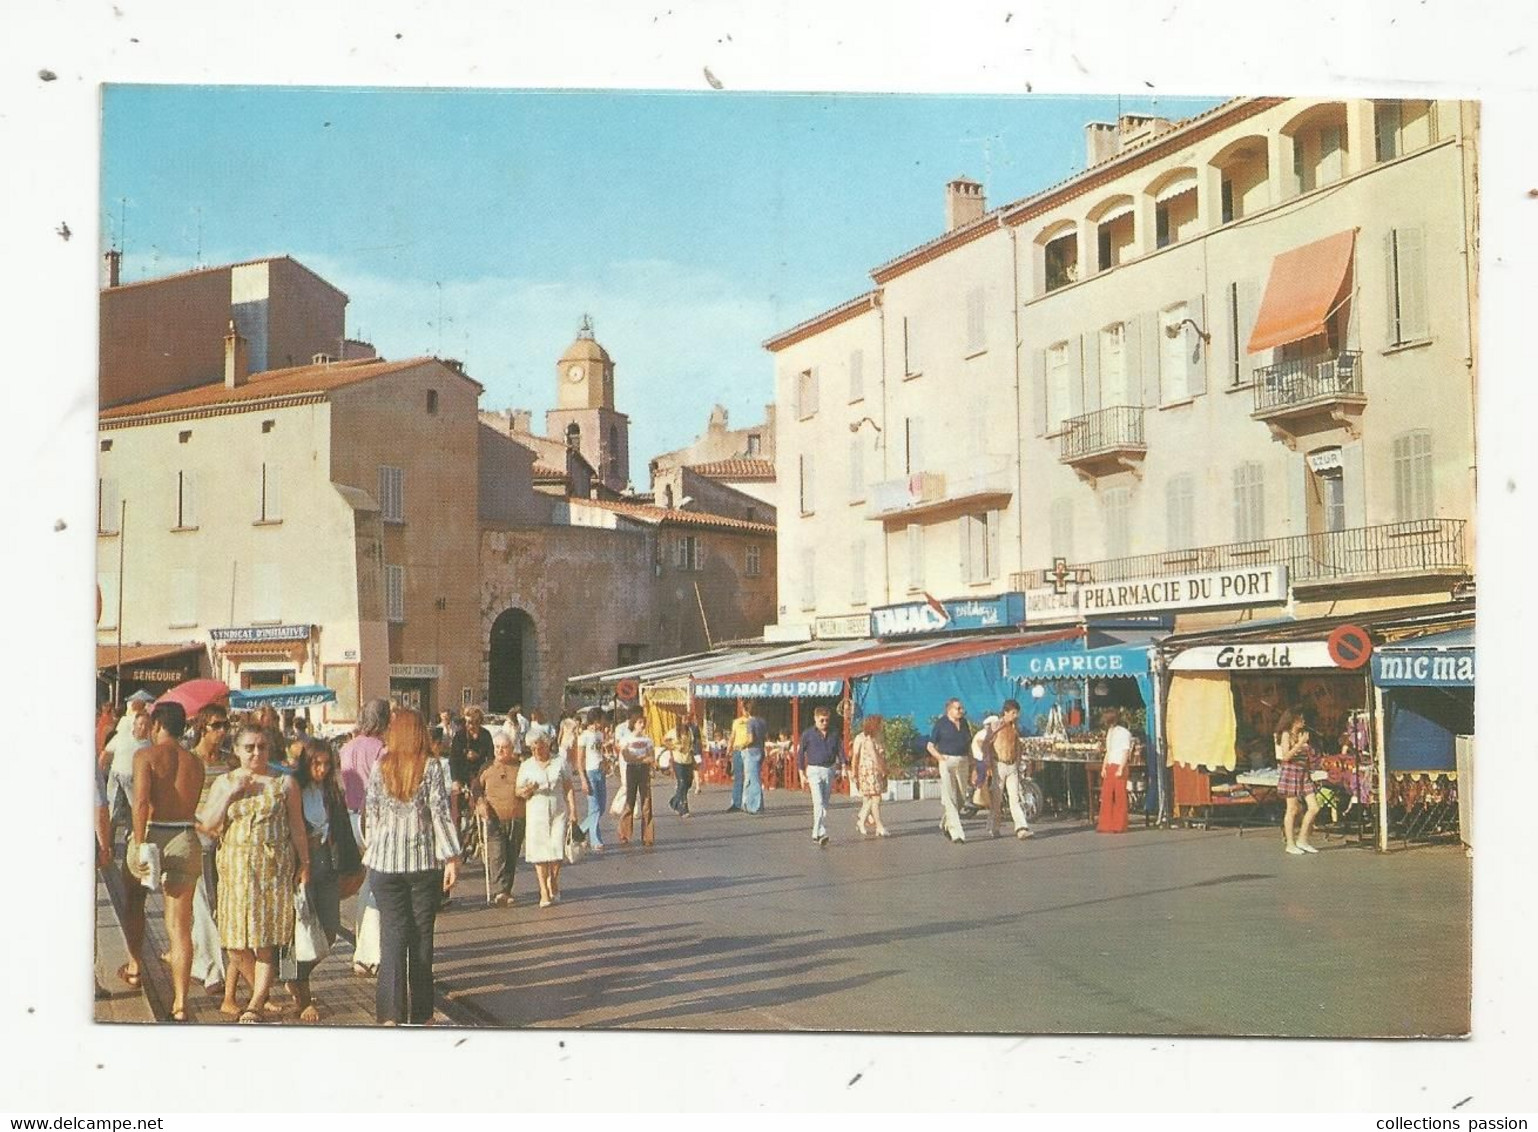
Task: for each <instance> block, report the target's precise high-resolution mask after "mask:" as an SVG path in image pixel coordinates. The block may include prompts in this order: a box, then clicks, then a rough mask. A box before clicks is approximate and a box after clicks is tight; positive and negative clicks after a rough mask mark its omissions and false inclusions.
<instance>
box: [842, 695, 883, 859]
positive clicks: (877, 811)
mask: <svg viewBox="0 0 1538 1132" xmlns="http://www.w3.org/2000/svg"><path fill="white" fill-rule="evenodd" d="M850 754H851V755H852V756H853V762H854V766H853V768H852V769H853V775H854V786H855V790H856V792H857V793H858V794H859V795H860V816H859V817H857V818H855V821H854V827H855V829H857V830H859V831H860V836H861V837H864V836H866V834H868V833H869V832H870V823H871V822H875V823H876V836H877V837H887V836H889V835H888V833H887V828H886V826H885V825H883V824H882V821H881V796H882V795H883V794H885V793H886V745H885V744H884V743H882V741H881V717H880V716H879V715H867V716H866V717H865V722H864V723H863V724H862V725H861V727H860V733H859V734H858V735H856V736H855V739H854V745H853V747H852V749H851V751H850Z"/></svg>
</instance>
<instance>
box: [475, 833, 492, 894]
mask: <svg viewBox="0 0 1538 1132" xmlns="http://www.w3.org/2000/svg"><path fill="white" fill-rule="evenodd" d="M475 821H476V824H477V825H479V827H480V833H481V872H483V873H485V874H486V903H487V904H490V903H491V846H490V844H489V843H488V842H487V840H486V819H485V818H483V817H477V818H476V819H475Z"/></svg>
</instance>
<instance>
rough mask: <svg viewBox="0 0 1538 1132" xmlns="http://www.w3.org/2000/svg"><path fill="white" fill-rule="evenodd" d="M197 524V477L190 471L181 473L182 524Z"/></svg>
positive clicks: (191, 525) (188, 525)
mask: <svg viewBox="0 0 1538 1132" xmlns="http://www.w3.org/2000/svg"><path fill="white" fill-rule="evenodd" d="M197 525H198V492H197V477H196V476H195V475H193V474H192V473H191V472H183V473H182V526H184V527H195V526H197Z"/></svg>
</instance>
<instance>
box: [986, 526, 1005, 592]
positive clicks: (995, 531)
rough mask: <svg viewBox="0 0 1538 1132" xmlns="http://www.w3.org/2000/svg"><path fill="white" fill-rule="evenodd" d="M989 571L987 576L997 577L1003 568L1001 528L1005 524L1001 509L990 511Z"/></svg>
mask: <svg viewBox="0 0 1538 1132" xmlns="http://www.w3.org/2000/svg"><path fill="white" fill-rule="evenodd" d="M987 519H988V527H987V530H988V571H987V574H986V577H988V578H990V579H992V578H997V577H998V576H999V574H1000V573H1001V572H1002V570H1003V561H1002V560H1001V558H1000V557H999V554H1000V549H1001V542H1002V540H1001V539H1000V528H1001V527H1002V526H1003V525H1004V524H1003V515H1002V513H1001V512H999V511H989V512H988V516H987Z"/></svg>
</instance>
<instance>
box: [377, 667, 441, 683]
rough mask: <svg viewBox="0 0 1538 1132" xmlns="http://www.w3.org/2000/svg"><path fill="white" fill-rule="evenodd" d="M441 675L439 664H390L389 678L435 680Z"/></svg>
mask: <svg viewBox="0 0 1538 1132" xmlns="http://www.w3.org/2000/svg"><path fill="white" fill-rule="evenodd" d="M442 676H443V665H441V664H392V665H390V679H391V680H437V679H439V678H441V677H442Z"/></svg>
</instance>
